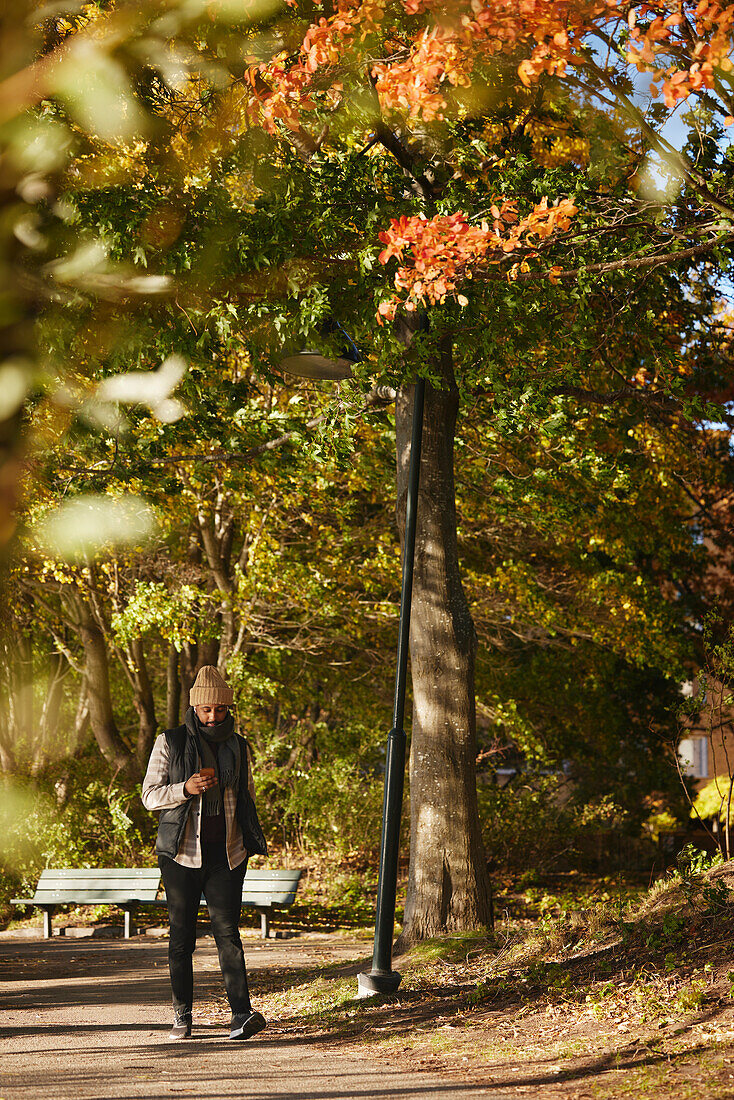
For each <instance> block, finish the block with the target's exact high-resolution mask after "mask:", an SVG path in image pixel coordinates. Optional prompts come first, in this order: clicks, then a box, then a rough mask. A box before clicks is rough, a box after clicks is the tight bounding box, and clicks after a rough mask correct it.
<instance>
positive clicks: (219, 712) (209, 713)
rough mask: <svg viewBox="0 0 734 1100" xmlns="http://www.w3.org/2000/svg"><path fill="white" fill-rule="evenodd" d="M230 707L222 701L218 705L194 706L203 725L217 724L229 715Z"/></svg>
mask: <svg viewBox="0 0 734 1100" xmlns="http://www.w3.org/2000/svg"><path fill="white" fill-rule="evenodd" d="M228 710H229V707H227V706H225V705H224V704H223V703H220V704H219V705H218V706H216V707H194V712H195V714H196V717H197V718H198V719H199V721H200V722H201V724H202V726H216V725H218V724H219V723H220V722H223V721H224V719H225V718H226V717H227V711H228Z"/></svg>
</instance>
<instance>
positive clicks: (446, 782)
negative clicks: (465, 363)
mask: <svg viewBox="0 0 734 1100" xmlns="http://www.w3.org/2000/svg"><path fill="white" fill-rule="evenodd" d="M438 366H439V368H440V374H441V377H442V378H443V379H444V385H445V388H444V389H443V390H435V389H433V388H432V387H431V386H430V385H428V386H427V387H426V403H425V416H424V429H423V451H422V460H421V481H420V492H419V497H418V520H417V537H416V557H415V574H414V582H413V606H412V616H411V630H410V661H411V673H412V683H413V723H412V738H411V751H410V870H409V879H408V893H407V899H406V906H405V920H404V924H403V930H402V933H401V935H400V938H399V940H398V944H397V945H396V946H397V950H402V949H404V948H405V947H407V946H408V945H409V944H410V943H412V942H414V941H416V940H420V939H425V938H428V937H431V936H436V935H439V934H441V933H444V932H450V931H465V930H469V929H474V928H483V927H486V926H488V925H489V923H490V893H489V878H488V874H487V860H486V856H485V852H484V845H483V843H482V837H481V830H480V826H479V814H478V810H477V792H476V770H475V769H476V756H477V745H476V716H475V709H474V655H475V650H476V634H475V631H474V624H473V622H472V618H471V614H470V612H469V608H468V605H467V602H466V597H465V596H464V591H463V589H462V585H461V577H460V572H459V561H458V551H457V543H456V504H455V491H454V467H453V463H454V429H455V425H456V415H457V411H458V404H459V401H458V391H457V388H456V382H455V379H454V375H453V366H452V363H451V356H450V352H449V351H448V350H447V349H444V350H443V351H442V353H441V358H440V363H439V364H438ZM412 408H413V387H412V386H411V387H404V388H402V389H401V390H400V392H399V394H398V398H397V404H396V427H397V457H398V494H397V497H398V517H399V519H398V522H399V525H400V528H401V538H402V537H403V534H404V530H403V528H404V517H405V497H406V492H407V479H408V464H409V459H410V433H411V424H412Z"/></svg>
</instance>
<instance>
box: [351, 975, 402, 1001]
mask: <svg viewBox="0 0 734 1100" xmlns="http://www.w3.org/2000/svg"><path fill="white" fill-rule="evenodd" d="M402 980H403V976H402V974H398V972H397V970H369V971H365V973H364V974H358V975H357V997H358V998H359V999H361V998H362V997H378V996H379V995H380V994H381V993H382V994H385V993H394V992H395V991H396V989H397V988H398V986H399V985H400V983H401V981H402Z"/></svg>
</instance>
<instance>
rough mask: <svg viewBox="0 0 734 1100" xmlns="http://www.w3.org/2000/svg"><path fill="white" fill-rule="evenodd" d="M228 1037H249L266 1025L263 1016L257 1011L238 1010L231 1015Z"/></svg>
mask: <svg viewBox="0 0 734 1100" xmlns="http://www.w3.org/2000/svg"><path fill="white" fill-rule="evenodd" d="M229 1026H230V1032H229V1037H230V1039H251V1038H252V1036H253V1035H257V1033H258V1031H262V1029H263V1028H264V1027H267V1024H266V1022H265V1017H264V1016H261V1015H260V1013H259V1012H239V1013H236V1014H235V1015H234V1016H233V1017H232V1022H231V1023H230V1025H229Z"/></svg>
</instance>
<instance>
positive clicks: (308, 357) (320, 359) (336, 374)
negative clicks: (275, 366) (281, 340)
mask: <svg viewBox="0 0 734 1100" xmlns="http://www.w3.org/2000/svg"><path fill="white" fill-rule="evenodd" d="M279 366H280V367H281V369H282V370H284V371H286V373H287V374H295V375H297V376H298V377H299V378H311V379H312V380H314V381H318V380H322V381H325V382H341V381H343V380H344V379H345V378H351V376H352V362H351V361H350V360H349V359H342V358H339V359H327V358H326V356H325V355H321V354H320V353H319V352H318V351H299V352H296V354H295V355H288V356H287V357H286V358H285V359H281V360H280V363H279Z"/></svg>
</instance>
